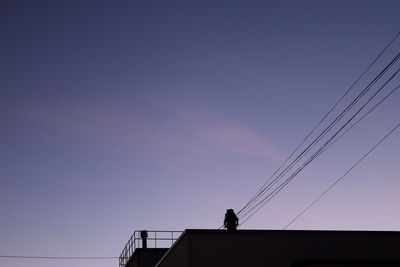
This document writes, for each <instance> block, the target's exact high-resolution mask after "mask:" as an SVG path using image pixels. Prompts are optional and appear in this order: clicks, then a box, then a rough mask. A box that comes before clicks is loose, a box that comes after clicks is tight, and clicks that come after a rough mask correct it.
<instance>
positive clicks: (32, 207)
mask: <svg viewBox="0 0 400 267" xmlns="http://www.w3.org/2000/svg"><path fill="white" fill-rule="evenodd" d="M399 11H400V2H399V1H388V0H386V1H381V0H380V1H356V0H354V1H336V0H335V1H257V0H246V1H245V0H243V1H237V0H229V1H228V0H213V1H208V0H202V1H192V0H186V1H183V0H182V1H175V0H169V1H152V0H150V1H140V0H135V1H127V0H121V1H111V0H109V1H103V0H96V1H89V0H85V1H75V0H73V1H71V0H65V1H61V0H51V1H50V0H49V1H43V0H37V1H29V0H26V1H22V0H10V1H8V0H3V1H1V3H0V34H1V42H0V58H1V60H0V123H1V131H0V147H1V149H0V211H1V219H0V236H1V239H0V255H33V256H119V254H120V252H121V250H122V248H123V247H124V245H125V243H126V242H127V241H128V239H129V237H130V235H131V234H132V233H133V231H134V230H142V229H148V230H184V229H190V228H211V229H217V228H218V227H219V226H220V225H221V224H222V221H223V216H224V213H225V210H226V209H228V208H233V209H235V210H239V209H240V208H241V207H243V206H244V205H245V204H246V202H247V201H248V200H249V198H250V197H251V196H252V195H253V194H254V193H256V191H257V190H258V189H259V188H260V186H261V185H262V184H263V183H264V182H265V181H266V180H267V179H268V177H269V176H270V175H271V174H272V173H273V172H274V171H275V170H276V169H277V168H278V167H279V166H280V164H281V163H282V162H283V161H284V160H285V158H286V157H287V156H288V155H289V154H290V153H291V152H292V151H293V149H294V148H295V147H296V146H297V145H298V144H299V143H300V142H301V141H302V139H303V138H304V137H305V136H306V135H307V133H309V131H310V130H311V129H312V128H313V127H314V126H315V125H316V124H317V123H318V121H319V120H320V119H321V118H322V116H323V115H324V114H325V113H326V112H327V111H328V110H329V108H330V107H331V106H333V105H334V104H335V102H336V101H337V100H338V99H339V98H340V97H341V96H342V95H343V94H344V92H345V91H346V90H347V89H348V88H349V86H350V85H351V84H352V83H353V82H354V81H355V80H356V79H357V78H358V77H359V75H360V74H361V73H362V71H364V70H365V69H366V67H367V66H368V65H369V64H370V63H371V62H372V60H373V59H374V58H375V57H376V56H377V55H378V54H379V53H380V51H382V49H383V48H384V47H385V45H387V44H388V43H389V41H390V40H391V39H392V38H393V37H394V36H395V35H396V34H397V33H398V32H399V29H400V27H399V26H400V16H398V14H399ZM399 51H400V40H398V39H397V40H396V41H395V42H394V43H393V45H392V46H391V47H390V48H389V49H388V50H387V51H386V53H385V54H384V55H382V58H381V59H380V61H378V62H377V63H376V65H374V67H373V68H372V69H371V72H368V73H367V74H366V75H365V77H364V78H363V79H362V80H361V85H364V86H365V85H366V84H367V83H368V81H370V80H371V79H372V78H373V77H374V73H377V72H379V71H380V70H381V69H383V68H384V66H385V65H386V64H387V63H388V62H389V60H390V59H392V58H393V57H394V56H395V55H396V54H397V53H398V52H399ZM397 66H399V65H397ZM398 84H400V79H399V77H397V76H396V78H395V79H393V83H392V84H390V86H392V87H391V88H393V86H395V85H398ZM361 85H360V87H358V88H356V89H355V91H354V93H353V91H352V93H350V95H348V97H349V98H346V99H347V101H348V99H350V97H353V96H355V95H356V92H357V90H361V89H360V88H361V87H362V86H361ZM399 94H400V92H395V93H394V94H393V95H391V97H390V98H388V99H387V101H385V102H384V103H383V104H382V105H381V106H380V107H379V108H377V109H376V110H375V111H374V112H373V113H371V114H370V115H369V116H368V117H366V118H365V120H363V121H361V122H360V124H359V125H357V127H354V128H353V129H352V130H351V131H350V132H349V133H348V134H346V135H345V136H344V137H343V138H342V139H340V141H338V142H337V143H335V144H334V145H333V146H332V147H330V148H329V150H327V151H326V152H325V153H324V154H323V155H321V157H320V158H318V159H316V160H315V161H313V162H312V164H310V165H309V166H308V167H307V168H305V169H304V171H302V172H301V173H300V174H299V175H298V176H296V178H295V179H294V180H293V181H292V182H291V183H290V184H288V186H287V187H286V188H285V189H284V190H282V191H281V193H280V194H278V195H277V196H276V197H275V198H274V199H273V200H272V201H270V202H269V203H268V204H267V205H265V206H264V207H263V209H261V210H260V211H259V212H258V213H257V214H255V215H254V216H253V217H252V218H251V219H249V220H248V221H247V222H246V223H245V224H243V226H241V227H240V228H241V229H282V228H283V227H284V226H285V225H286V224H287V223H289V221H290V220H292V219H293V218H294V217H295V216H296V215H297V214H298V213H299V212H301V211H302V210H303V209H304V208H305V207H306V206H307V205H308V204H309V203H310V202H311V201H313V200H314V199H315V198H316V197H317V196H318V195H319V194H320V193H322V192H323V191H324V190H325V189H326V188H327V187H328V186H329V185H331V184H332V183H333V182H334V181H335V180H336V179H338V177H340V175H342V174H343V173H344V172H346V171H347V170H348V169H349V168H350V167H351V166H352V165H353V164H354V163H355V162H356V161H357V160H358V159H359V158H360V157H362V156H363V155H364V154H365V153H366V152H367V151H368V149H369V148H370V147H371V146H373V145H374V144H375V143H376V142H378V141H379V140H380V139H381V138H382V137H383V136H384V135H385V134H386V133H387V132H388V131H389V130H390V129H391V128H392V127H393V126H394V125H395V124H397V123H398V122H399V114H400V105H399V103H400V95H399ZM340 107H341V108H343V107H344V104H343V105H342V106H339V108H340ZM399 153H400V133H399V131H396V132H394V133H393V135H391V136H390V137H389V138H388V139H387V140H385V142H384V143H382V145H381V146H379V147H378V148H377V149H376V150H375V151H374V152H373V153H372V154H371V155H370V156H369V157H367V158H366V159H365V160H364V161H362V162H361V163H360V164H359V165H358V166H357V167H356V168H355V169H354V170H353V171H352V172H351V173H349V174H348V175H347V176H346V177H345V178H344V179H343V180H342V181H341V182H340V183H339V184H337V186H335V188H334V189H332V191H331V192H329V193H328V194H327V195H326V196H325V197H324V198H322V199H321V200H320V201H319V202H318V203H317V204H316V205H315V206H313V207H312V208H311V209H310V210H309V211H308V212H307V213H305V214H304V215H303V216H302V217H301V218H299V219H298V220H297V221H296V222H294V223H293V224H292V225H291V226H290V227H289V229H339V230H395V231H399V230H400V211H399V209H398V206H397V204H398V203H399V202H400V195H399V194H398V188H399V187H400V165H399V164H398V154H399ZM117 264H118V262H117V260H115V259H112V260H57V261H55V260H43V259H42V260H40V259H35V260H33V259H7V258H0V266H9V267H17V266H27V265H28V266H43V267H47V266H54V265H57V266H72V267H74V266H77V267H78V266H99V267H103V266H117Z"/></svg>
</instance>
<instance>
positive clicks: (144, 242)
mask: <svg viewBox="0 0 400 267" xmlns="http://www.w3.org/2000/svg"><path fill="white" fill-rule="evenodd" d="M140 237H141V238H142V248H147V237H148V233H147V231H146V230H143V231H140Z"/></svg>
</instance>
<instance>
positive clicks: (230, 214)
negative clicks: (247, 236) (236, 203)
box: [224, 209, 239, 231]
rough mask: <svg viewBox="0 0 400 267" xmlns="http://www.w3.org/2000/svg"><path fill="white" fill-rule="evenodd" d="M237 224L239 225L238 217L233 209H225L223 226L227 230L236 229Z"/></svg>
mask: <svg viewBox="0 0 400 267" xmlns="http://www.w3.org/2000/svg"><path fill="white" fill-rule="evenodd" d="M238 225H239V218H238V217H237V216H236V214H235V212H234V211H233V209H229V210H226V213H225V220H224V226H225V228H226V229H227V230H229V231H234V230H236V228H237V226H238Z"/></svg>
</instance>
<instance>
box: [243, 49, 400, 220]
mask: <svg viewBox="0 0 400 267" xmlns="http://www.w3.org/2000/svg"><path fill="white" fill-rule="evenodd" d="M399 56H400V53H399V54H397V55H396V57H395V58H394V59H393V60H392V61H391V62H390V63H389V64H388V65H387V66H386V67H385V68H384V70H382V71H381V72H380V73H379V74H378V75H377V76H376V77H375V78H374V79H373V80H372V81H371V82H370V83H369V84H368V86H367V87H366V88H364V89H363V90H362V92H361V93H360V94H359V95H358V96H357V97H356V98H355V99H354V100H353V101H352V102H351V103H350V104H349V105H348V106H347V107H346V109H345V110H344V111H342V112H341V113H340V114H339V115H338V116H337V117H336V118H335V119H334V120H333V121H332V122H331V123H330V125H329V126H328V127H327V128H325V129H324V130H323V131H322V133H321V134H320V135H319V136H318V137H317V138H316V139H314V140H313V141H312V142H311V144H310V145H308V146H307V148H306V149H305V150H303V152H301V153H300V154H299V155H298V156H297V157H296V159H294V160H293V161H292V162H291V163H290V164H289V166H287V167H286V168H285V169H284V170H283V171H282V172H281V173H280V174H279V175H278V176H277V177H276V178H275V179H274V180H273V181H272V182H271V183H270V184H268V186H266V187H265V188H263V189H262V190H261V191H259V193H258V194H257V195H256V196H255V197H253V198H252V202H251V203H248V205H247V207H249V206H250V205H253V203H254V202H255V201H258V200H259V199H260V198H261V197H262V196H263V195H264V194H265V192H266V191H267V190H269V189H270V188H272V186H274V185H275V184H276V183H277V182H278V180H280V179H281V178H282V177H283V176H284V175H286V174H287V173H288V172H289V171H290V169H291V168H293V166H294V165H295V164H297V163H298V162H299V160H300V159H301V158H302V157H303V156H304V155H305V154H306V153H308V152H309V151H310V150H311V148H312V147H313V146H315V145H316V144H317V143H318V142H319V141H320V140H321V139H322V137H323V136H325V135H326V134H327V133H328V132H329V131H330V130H331V129H332V128H333V126H334V125H335V124H337V123H338V121H340V120H341V119H342V118H343V117H344V114H345V113H347V112H348V111H349V110H350V109H351V108H352V107H353V106H354V105H355V103H356V102H358V101H359V99H360V98H361V97H363V96H364V95H365V94H366V93H367V92H368V91H369V90H370V89H371V87H372V86H373V85H374V84H375V83H376V82H377V81H378V80H379V79H380V78H381V77H382V76H383V74H384V73H386V71H387V70H388V69H389V68H390V67H391V66H392V65H393V64H394V63H395V62H396V61H397V60H398V59H399ZM398 72H399V70H397V71H396V72H395V73H394V74H393V75H392V76H391V77H390V78H389V79H388V80H387V81H386V82H385V83H384V85H383V86H381V88H380V89H379V90H377V92H375V94H374V95H373V96H372V97H371V98H370V99H369V100H368V101H367V102H366V103H365V104H364V105H363V106H362V107H361V108H360V109H359V110H358V111H357V112H356V113H355V114H354V115H353V116H352V117H351V118H350V120H348V121H347V122H346V123H345V125H344V126H342V127H341V128H340V129H339V130H338V131H337V132H336V133H335V134H334V135H333V136H332V137H331V138H330V139H329V140H328V141H327V142H326V143H325V144H323V146H322V147H321V148H320V149H318V151H317V152H316V153H314V154H313V155H312V156H311V157H310V159H309V160H308V161H306V163H304V164H302V165H301V166H300V167H299V168H298V169H297V171H295V172H294V174H292V175H291V176H290V177H289V178H287V179H286V180H285V181H284V182H283V183H282V184H281V185H279V186H278V188H276V189H274V190H273V192H272V193H270V194H268V195H267V196H266V197H264V198H262V199H261V200H260V201H258V202H257V204H254V205H253V206H252V207H251V208H248V209H247V210H246V212H245V213H244V215H243V216H242V217H245V216H247V215H249V214H250V213H252V211H254V210H255V209H256V211H255V212H254V213H256V212H257V211H258V210H259V209H257V207H258V206H260V205H261V207H262V206H264V205H265V203H266V202H268V201H269V200H270V199H271V198H273V197H274V196H275V195H276V194H277V193H278V192H279V191H281V190H282V189H283V187H285V186H286V185H287V184H288V183H289V182H290V181H291V180H292V179H293V178H294V177H295V176H296V175H297V174H298V173H299V172H300V171H301V170H302V169H303V168H304V167H306V166H307V165H308V164H309V163H310V162H311V161H313V160H314V159H315V158H316V157H318V156H319V155H320V154H321V153H322V152H323V151H325V149H324V147H326V146H327V145H328V144H329V143H330V142H331V141H332V139H333V138H335V137H336V135H337V134H338V133H339V132H340V131H342V130H343V128H344V127H345V126H346V125H347V124H348V123H349V122H350V121H351V120H353V119H354V117H355V116H356V115H357V114H358V113H359V112H360V111H361V110H362V109H363V108H364V107H365V106H366V105H367V104H368V103H369V102H370V101H371V100H372V99H373V98H374V97H375V96H376V95H377V94H378V93H379V92H380V91H381V90H382V89H383V87H385V86H386V85H387V84H388V82H389V81H391V80H392V79H393V78H394V76H395V75H397V73H398ZM353 126H354V125H353ZM269 197H270V198H269ZM268 198H269V199H268ZM261 207H260V208H261ZM241 211H243V209H242V210H241ZM254 213H253V214H251V215H249V217H248V218H246V219H245V220H244V221H243V222H242V224H243V223H244V222H245V221H247V220H248V219H249V218H250V217H252V216H253V215H254Z"/></svg>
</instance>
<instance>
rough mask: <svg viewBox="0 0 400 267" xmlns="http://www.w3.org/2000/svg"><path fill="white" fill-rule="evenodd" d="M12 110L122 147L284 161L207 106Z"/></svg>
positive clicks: (81, 106)
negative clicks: (147, 147) (145, 146)
mask: <svg viewBox="0 0 400 267" xmlns="http://www.w3.org/2000/svg"><path fill="white" fill-rule="evenodd" d="M9 110H10V109H9ZM12 110H13V112H14V113H17V114H18V115H19V116H20V117H22V118H24V119H25V120H30V121H33V122H36V123H42V124H45V125H50V126H53V127H58V128H61V129H63V130H65V131H67V132H70V133H71V134H78V135H81V136H85V137H87V138H96V139H102V140H109V141H112V142H116V143H120V144H121V145H129V144H145V145H147V146H152V147H156V148H157V147H160V148H167V149H171V150H178V151H181V152H185V153H194V154H203V153H206V154H208V153H219V152H222V153H233V154H240V155H249V156H261V157H269V158H272V159H276V160H280V159H281V156H280V154H279V153H278V151H277V149H276V148H275V147H274V146H273V144H271V143H270V141H269V140H268V138H267V137H265V136H264V135H261V134H260V133H258V132H256V131H255V130H252V129H250V128H249V127H248V126H246V125H243V124H241V123H239V122H236V121H235V120H233V119H232V118H223V117H220V116H218V115H216V114H212V113H210V112H207V111H206V110H207V109H205V108H193V107H190V108H189V107H185V108H182V107H180V108H175V109H174V108H160V109H158V110H152V109H150V108H148V109H146V108H143V107H141V108H130V107H125V108H123V107H120V106H118V107H115V106H109V105H101V104H94V103H93V102H91V103H74V104H72V103H57V104H53V105H32V104H30V105H24V106H19V107H17V108H13V109H12Z"/></svg>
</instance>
